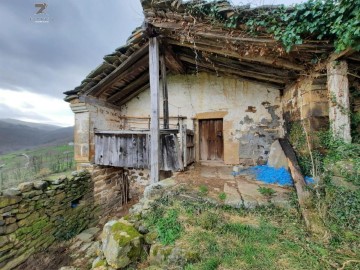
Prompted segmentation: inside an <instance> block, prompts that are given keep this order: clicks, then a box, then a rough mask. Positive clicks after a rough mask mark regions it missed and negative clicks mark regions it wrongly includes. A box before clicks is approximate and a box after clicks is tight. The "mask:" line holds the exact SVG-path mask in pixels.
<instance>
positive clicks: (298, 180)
mask: <svg viewBox="0 0 360 270" xmlns="http://www.w3.org/2000/svg"><path fill="white" fill-rule="evenodd" d="M279 143H280V145H281V147H282V149H283V151H284V153H285V155H286V157H287V160H288V165H289V168H290V173H291V177H292V178H293V180H294V185H295V190H296V193H297V196H298V201H299V205H300V209H301V212H302V216H303V218H304V220H305V223H306V226H307V227H310V219H309V217H310V214H309V213H308V211H307V204H308V203H309V199H310V193H309V191H307V190H306V182H305V179H304V177H303V175H302V173H301V169H300V166H299V164H298V162H297V159H296V154H295V152H294V150H293V148H292V146H291V145H290V143H289V141H288V140H286V139H279Z"/></svg>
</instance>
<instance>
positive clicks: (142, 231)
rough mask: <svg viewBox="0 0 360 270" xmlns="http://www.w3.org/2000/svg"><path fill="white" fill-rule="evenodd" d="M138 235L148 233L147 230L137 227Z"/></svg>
mask: <svg viewBox="0 0 360 270" xmlns="http://www.w3.org/2000/svg"><path fill="white" fill-rule="evenodd" d="M138 231H139V233H141V234H147V233H148V232H149V230H148V228H146V227H144V226H139V229H138Z"/></svg>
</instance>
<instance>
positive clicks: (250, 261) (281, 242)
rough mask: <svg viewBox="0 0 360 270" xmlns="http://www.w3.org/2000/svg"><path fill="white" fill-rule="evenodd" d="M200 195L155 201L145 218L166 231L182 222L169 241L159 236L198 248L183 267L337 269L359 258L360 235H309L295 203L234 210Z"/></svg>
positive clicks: (189, 269)
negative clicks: (329, 237) (337, 237)
mask: <svg viewBox="0 0 360 270" xmlns="http://www.w3.org/2000/svg"><path fill="white" fill-rule="evenodd" d="M199 195H200V196H199V197H198V198H196V199H195V200H182V199H180V198H179V199H177V198H176V197H172V199H171V202H169V201H168V200H161V201H157V202H156V203H155V204H154V207H153V209H152V210H151V211H150V213H149V214H148V215H147V216H146V217H145V220H146V222H147V224H148V226H149V227H150V228H154V226H155V227H156V226H158V222H157V220H161V221H159V222H160V223H162V224H163V226H164V227H163V228H167V229H168V230H172V229H173V227H172V225H171V223H172V222H175V220H176V222H175V223H174V224H178V225H179V224H181V233H179V234H176V235H174V234H173V236H174V237H173V238H172V241H171V242H164V241H162V240H161V238H160V241H161V242H162V243H163V244H174V245H175V246H181V247H184V246H185V247H186V249H187V250H191V251H195V252H197V253H198V255H199V256H195V257H196V258H197V259H196V260H195V261H191V262H190V261H189V262H188V263H187V265H186V266H185V268H184V269H186V270H209V269H229V270H230V269H234V270H235V269H259V270H260V269H266V270H271V269H274V270H275V269H299V270H300V269H314V270H316V269H319V270H320V269H321V270H323V269H336V268H341V267H342V265H343V264H344V263H345V262H346V261H349V260H352V259H354V258H359V257H360V251H359V249H358V248H357V245H358V243H359V238H358V236H357V237H354V235H352V238H351V239H350V240H348V241H347V242H346V241H342V242H339V243H331V242H326V241H323V240H321V239H317V238H312V237H311V236H310V235H309V234H308V232H307V231H306V229H305V227H304V224H303V222H302V220H301V218H300V215H299V213H298V211H297V210H296V209H295V208H290V209H281V208H277V207H275V206H274V205H270V206H268V207H260V208H256V209H254V210H245V209H233V208H228V207H224V206H223V205H222V204H219V205H213V204H211V203H209V202H208V201H207V200H206V199H205V198H203V195H202V194H199ZM175 213H176V214H175ZM169 219H172V220H173V221H171V222H169ZM165 220H168V221H167V222H165ZM169 269H172V268H171V266H169ZM343 269H344V270H346V269H348V270H350V269H360V264H356V262H350V263H348V264H347V265H345V267H344V268H343Z"/></svg>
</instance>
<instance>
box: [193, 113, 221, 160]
mask: <svg viewBox="0 0 360 270" xmlns="http://www.w3.org/2000/svg"><path fill="white" fill-rule="evenodd" d="M203 121H204V122H205V121H221V144H222V146H221V150H222V153H221V154H220V157H219V159H214V160H212V159H210V160H209V159H201V145H202V144H201V143H200V139H201V128H200V123H201V122H203ZM215 127H216V124H215V122H214V128H215ZM209 128H211V125H209ZM214 131H216V130H214ZM213 135H215V137H217V135H216V134H211V133H210V132H209V133H208V136H209V138H211V137H212V136H213ZM216 140H217V139H216ZM210 149H211V147H210ZM210 149H209V148H208V149H207V153H206V155H207V157H209V155H212V151H210ZM213 150H214V149H213ZM199 154H200V156H199V159H200V161H206V162H224V119H223V118H211V119H200V120H199Z"/></svg>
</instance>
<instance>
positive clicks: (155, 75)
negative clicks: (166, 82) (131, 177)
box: [149, 37, 160, 184]
mask: <svg viewBox="0 0 360 270" xmlns="http://www.w3.org/2000/svg"><path fill="white" fill-rule="evenodd" d="M149 73H150V98H151V114H150V116H151V124H150V136H151V138H150V140H151V151H150V183H152V184H153V183H156V182H158V181H159V180H160V175H159V173H160V128H159V126H160V125H159V101H160V95H159V41H158V39H157V38H156V37H152V38H150V39H149Z"/></svg>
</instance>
